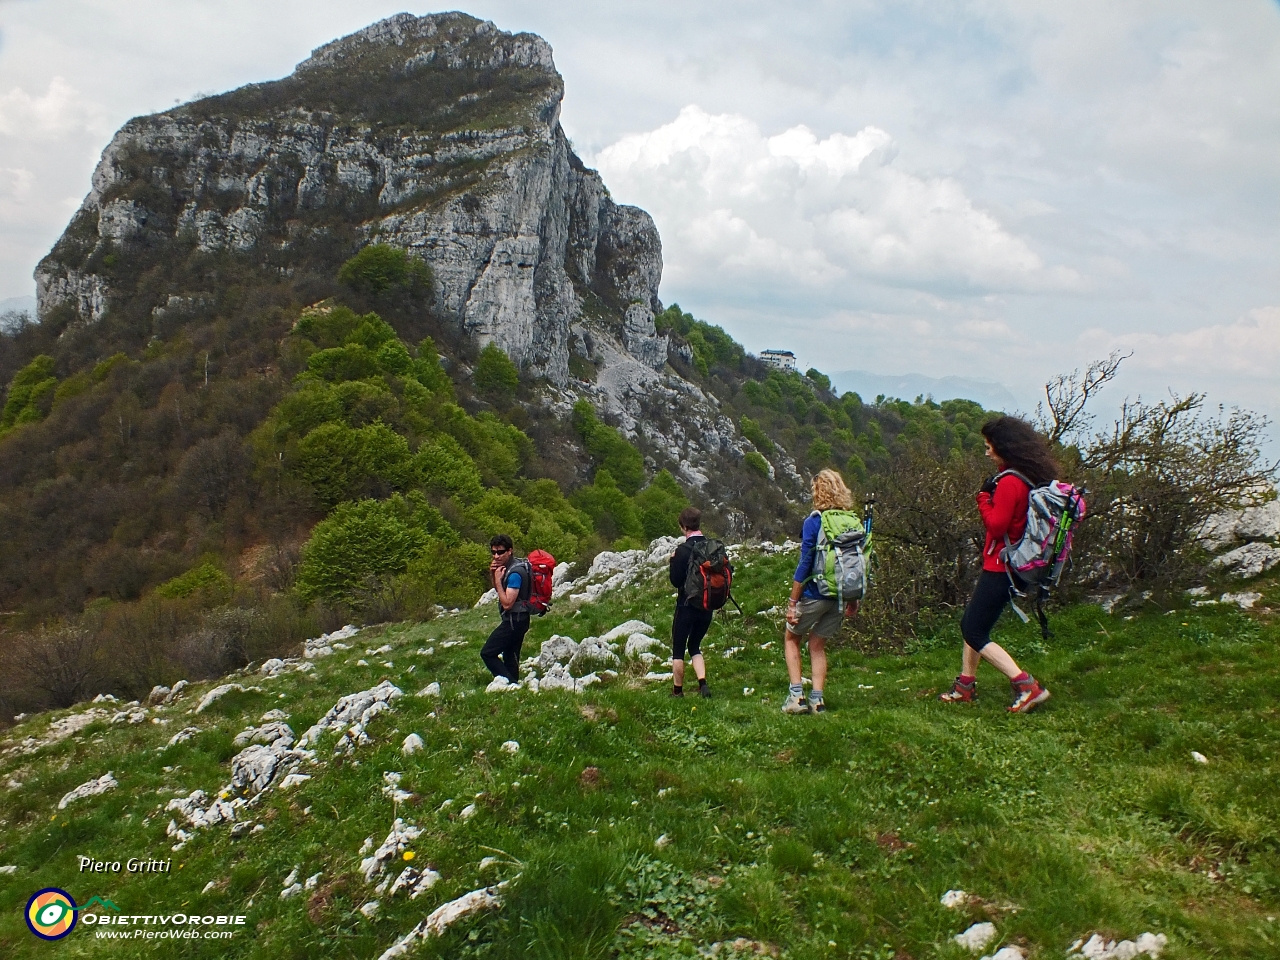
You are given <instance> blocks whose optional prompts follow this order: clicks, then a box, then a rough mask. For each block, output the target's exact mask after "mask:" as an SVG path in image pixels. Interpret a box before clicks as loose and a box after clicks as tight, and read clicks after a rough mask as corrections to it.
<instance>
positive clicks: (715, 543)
mask: <svg viewBox="0 0 1280 960" xmlns="http://www.w3.org/2000/svg"><path fill="white" fill-rule="evenodd" d="M678 522H679V524H680V532H681V533H682V534H684V543H682V544H680V546H678V547H676V549H675V553H673V554H671V559H670V563H669V565H670V568H671V569H670V579H671V585H672V586H673V587H675V588H676V610H675V614H674V616H673V617H672V618H671V695H672V696H673V697H683V696H684V656H685V649H686V647H687V648H688V651H689V654H690V656H691V657H692V658H693V674H694V676H695V677H697V678H698V695H699V696H701V697H710V696H711V688H710V687H708V686H707V661H706V660H705V659H704V658H703V656H702V638H703V637H705V636H706V635H707V629H708V628H709V627H710V626H711V620H712V619H713V618H714V617H715V614H716V610H718V609H719V608H720V607H722V606H724V604H725V601H726V600H728V599H729V587H730V584H731V582H732V578H733V567H732V566H731V565H730V564H729V556H728V554H727V553H725V549H724V544H723V543H721V542H720V541H719V540H715V539H712V538H710V537H707V536H706V535H705V534H704V533H703V532H702V511H701V510H699V509H698V508H697V507H685V508H684V510H682V511H680V518H679V521H678Z"/></svg>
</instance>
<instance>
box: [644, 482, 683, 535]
mask: <svg viewBox="0 0 1280 960" xmlns="http://www.w3.org/2000/svg"><path fill="white" fill-rule="evenodd" d="M635 504H636V509H637V511H639V514H640V526H641V527H642V528H643V530H644V536H645V539H646V540H649V541H652V540H656V539H657V538H658V537H664V536H675V535H676V534H677V533H678V532H679V529H680V524H679V517H680V511H681V510H683V509H684V508H685V507H687V506H688V505H689V498H688V497H686V496H685V495H684V491H683V490H681V489H680V484H678V483H676V479H675V477H673V476H671V474H670V473H668V472H667V471H666V470H659V471H658V473H657V474H655V475H654V478H653V479H652V480H650V481H649V485H648V486H646V487H645V488H644V489H643V490H641V491H640V492H639V493H637V494H636V495H635Z"/></svg>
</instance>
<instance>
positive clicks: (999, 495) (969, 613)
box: [938, 416, 1060, 713]
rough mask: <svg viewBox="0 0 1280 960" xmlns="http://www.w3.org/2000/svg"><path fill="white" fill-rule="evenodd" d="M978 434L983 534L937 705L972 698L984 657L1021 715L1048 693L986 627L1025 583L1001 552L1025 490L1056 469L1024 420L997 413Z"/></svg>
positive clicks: (1020, 517)
mask: <svg viewBox="0 0 1280 960" xmlns="http://www.w3.org/2000/svg"><path fill="white" fill-rule="evenodd" d="M982 435H983V437H985V438H986V447H987V448H986V455H987V456H988V457H989V458H990V459H991V460H992V462H994V463H995V465H996V469H997V473H996V474H995V475H994V476H992V477H990V478H988V479H987V481H986V482H985V483H983V485H982V489H981V490H979V491H978V494H977V502H978V512H979V513H980V514H981V515H982V524H983V526H984V527H985V528H986V534H987V536H986V542H985V543H984V545H983V548H982V572H981V573H980V574H979V575H978V583H977V585H976V586H975V587H974V590H973V596H972V597H971V598H970V600H969V603H968V605H967V606H966V607H965V610H964V616H963V617H961V619H960V633H961V635H962V636H963V637H964V653H963V656H962V660H961V671H960V676H958V677H956V679H955V682H954V683H953V684H952V686H951V689H950V690H948V691H947V692H946V693H943V694H942V695H941V696H939V697H938V699H939V700H941V701H942V702H943V703H968V702H969V701H971V700H973V699H974V697H975V696H976V695H977V673H978V664H979V663H980V662H981V661H982V660H986V661H987V662H988V663H989V664H991V665H992V666H993V667H995V668H996V669H997V670H999V671H1000V672H1001V673H1003V674H1004V675H1005V676H1006V677H1008V678H1009V683H1010V685H1011V686H1012V688H1013V703H1012V704H1011V705H1010V706H1009V712H1011V713H1026V712H1028V711H1029V710H1032V709H1034V708H1035V707H1036V706H1037V705H1038V704H1041V703H1044V701H1046V700H1048V699H1049V691H1048V690H1046V689H1045V688H1044V687H1042V686H1041V685H1040V683H1039V682H1038V681H1037V680H1036V678H1035V677H1033V676H1031V674H1029V673H1027V672H1026V671H1025V670H1023V669H1022V668H1021V667H1019V666H1018V664H1017V663H1016V662H1014V659H1013V657H1011V656H1009V654H1008V652H1007V651H1006V650H1005V649H1004V647H1002V646H1000V644H998V643H995V642H994V641H993V640H992V639H991V629H992V627H994V626H995V625H996V621H997V620H999V619H1000V614H1002V613H1003V612H1004V609H1005V607H1007V606H1008V605H1009V603H1010V601H1011V599H1012V597H1013V595H1014V591H1017V592H1018V593H1019V594H1021V593H1022V592H1023V591H1024V590H1025V588H1026V587H1027V584H1026V582H1025V581H1024V580H1022V579H1021V578H1020V577H1019V576H1018V574H1016V573H1014V572H1013V570H1011V569H1010V568H1009V566H1008V564H1007V563H1006V561H1005V556H1006V552H1007V551H1008V550H1010V549H1011V548H1012V545H1013V544H1018V543H1020V542H1021V541H1022V539H1023V534H1024V533H1025V532H1026V528H1027V508H1028V505H1029V503H1030V497H1031V492H1032V490H1033V488H1036V487H1041V486H1044V485H1047V484H1051V483H1053V481H1054V477H1056V476H1057V475H1058V472H1059V469H1060V468H1059V466H1058V462H1057V460H1055V459H1054V456H1053V453H1052V452H1051V451H1050V450H1049V443H1048V441H1047V440H1045V438H1044V437H1042V436H1041V435H1040V434H1039V433H1037V432H1036V430H1035V428H1034V427H1032V426H1031V424H1029V423H1027V422H1026V421H1025V420H1020V419H1018V418H1017V417H1009V416H1003V417H997V418H995V419H994V420H989V421H987V422H986V423H985V424H983V425H982Z"/></svg>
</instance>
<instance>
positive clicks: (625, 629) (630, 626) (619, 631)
mask: <svg viewBox="0 0 1280 960" xmlns="http://www.w3.org/2000/svg"><path fill="white" fill-rule="evenodd" d="M650 633H653V627H652V626H651V625H649V624H647V623H645V622H644V621H643V620H628V621H627V622H626V623H620V624H618V625H617V626H616V627H614V628H613V629H612V630H610V631H609V632H608V633H605V634H604V635H602V636H601V637H600V639H601V640H603V641H604V642H605V643H613V642H614V641H615V640H621V639H622V638H623V637H631V636H633V635H635V634H639V635H640V636H645V635H646V634H650Z"/></svg>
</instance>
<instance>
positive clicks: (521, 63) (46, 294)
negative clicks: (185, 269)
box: [36, 13, 667, 386]
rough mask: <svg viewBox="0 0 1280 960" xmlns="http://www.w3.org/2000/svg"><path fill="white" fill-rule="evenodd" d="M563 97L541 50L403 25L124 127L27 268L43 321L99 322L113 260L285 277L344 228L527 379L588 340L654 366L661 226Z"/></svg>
mask: <svg viewBox="0 0 1280 960" xmlns="http://www.w3.org/2000/svg"><path fill="white" fill-rule="evenodd" d="M562 94H563V84H562V81H561V78H560V75H559V74H558V73H557V72H556V69H555V65H554V63H553V61H552V55H551V48H550V46H548V44H547V43H546V42H545V41H544V40H542V39H541V38H539V37H536V36H533V35H531V34H514V35H513V34H509V33H504V32H502V31H500V30H498V29H497V28H496V27H494V25H493V24H491V23H486V22H482V21H479V20H476V19H474V18H471V17H468V16H465V15H463V14H456V13H452V14H440V15H433V16H425V17H414V16H411V15H409V14H400V15H398V16H395V17H392V18H390V19H388V20H384V21H382V22H380V23H377V24H374V25H373V26H371V27H368V28H367V29H365V30H362V31H360V32H359V33H355V34H352V35H351V36H349V37H345V38H343V39H341V40H337V41H335V42H333V43H331V44H328V45H327V46H324V47H321V48H320V49H318V50H316V51H315V52H314V53H313V54H312V56H311V57H310V58H309V59H308V60H306V61H304V62H303V63H302V64H300V65H299V66H298V68H297V70H296V71H295V72H294V73H293V74H292V75H291V76H289V77H287V78H285V79H283V80H279V81H274V82H271V83H264V84H256V85H253V86H249V87H244V88H241V89H240V90H236V91H233V92H231V93H228V94H224V95H221V96H216V97H210V98H207V99H205V100H200V101H197V102H195V103H191V104H187V105H186V106H184V107H181V108H178V109H175V110H173V111H170V112H166V113H162V114H156V115H153V116H149V117H140V118H138V119H135V120H132V121H130V122H129V123H127V124H126V125H125V126H124V127H123V128H122V129H121V130H120V131H119V132H118V133H117V134H116V135H115V137H114V138H113V139H112V141H111V143H110V145H109V146H108V147H107V149H106V150H105V151H104V153H103V155H102V160H101V162H100V163H99V165H98V167H97V169H96V170H95V171H94V174H93V181H92V190H91V191H90V193H89V195H88V196H87V197H86V198H85V201H84V203H83V205H82V206H81V208H80V210H79V211H78V213H77V214H76V216H75V217H74V219H73V220H72V223H71V225H70V226H69V227H68V229H67V231H66V233H65V234H64V236H63V237H62V239H61V240H60V241H59V242H58V244H57V245H56V246H55V247H54V250H53V251H52V253H50V254H49V256H48V257H46V258H45V259H44V260H43V261H42V262H41V263H40V265H39V267H38V268H37V270H36V284H37V291H38V311H39V314H40V315H41V316H45V315H47V314H48V313H49V311H50V310H52V309H53V308H54V307H56V306H57V305H59V304H69V305H70V306H71V307H72V308H73V309H74V310H75V312H76V313H78V314H79V315H80V316H81V317H82V318H83V319H84V320H85V321H88V322H93V321H96V320H98V319H100V318H101V317H102V316H103V315H104V313H105V312H106V311H107V310H109V309H110V307H111V299H112V292H113V291H112V279H111V277H112V273H111V269H110V265H111V263H112V262H114V260H115V259H116V258H119V257H122V256H123V257H128V256H130V255H131V253H132V252H134V251H137V250H141V249H146V250H151V251H154V250H156V249H157V248H162V247H165V246H166V245H174V249H175V250H177V251H179V252H180V251H182V250H192V251H202V252H205V253H209V252H219V251H230V252H235V253H239V254H242V255H247V256H249V257H255V258H260V259H261V260H262V261H263V262H271V263H275V262H281V263H284V262H285V261H287V259H288V255H289V254H290V253H291V252H293V253H296V252H297V251H299V250H303V249H305V248H306V247H307V245H308V244H312V245H314V244H317V243H323V242H324V241H325V238H326V237H330V236H332V235H334V233H335V224H338V223H341V224H343V225H344V228H345V229H346V230H347V233H348V234H350V233H351V227H352V225H353V224H354V225H355V231H354V237H355V241H356V245H358V243H359V242H362V241H364V242H368V241H372V240H374V239H376V240H377V241H378V242H382V243H389V244H392V245H395V246H399V247H403V248H405V249H407V250H410V251H412V252H414V253H416V254H419V255H421V256H422V257H423V259H425V260H426V262H427V263H428V264H430V266H431V267H432V270H433V271H434V274H435V277H436V297H437V304H436V306H437V310H438V312H439V313H440V314H441V315H442V316H444V317H446V318H449V319H451V320H453V321H454V322H456V323H457V324H458V325H459V326H460V327H461V328H462V329H464V330H466V331H468V332H469V333H471V334H472V335H473V336H474V337H476V338H477V339H478V340H479V341H480V342H481V343H488V342H494V343H497V344H498V345H500V346H501V347H502V348H503V349H504V350H506V351H507V352H508V353H509V354H510V355H511V356H512V357H513V359H515V360H516V361H517V362H518V363H520V364H521V366H522V367H523V368H524V369H525V370H526V372H527V373H529V374H532V375H535V376H537V375H542V376H546V377H547V378H549V379H550V380H551V381H552V382H553V383H555V384H557V385H561V386H564V385H567V384H568V383H569V382H570V376H569V357H570V352H571V350H573V349H577V350H579V352H582V351H583V349H584V348H583V346H582V344H583V343H584V342H585V340H584V338H586V337H588V336H589V335H590V331H594V332H595V335H596V337H597V339H599V338H600V337H604V338H605V339H607V340H610V341H612V342H616V343H617V344H618V345H619V346H620V347H621V349H622V352H623V353H624V354H625V359H626V360H627V361H630V362H635V363H637V364H639V365H642V366H644V367H646V368H648V369H650V370H654V371H657V370H661V368H662V367H663V365H664V363H665V361H666V356H667V343H666V338H665V337H659V336H657V334H656V331H655V329H654V325H653V316H654V312H655V310H659V309H660V308H661V306H660V303H659V301H658V283H659V280H660V279H661V274H662V253H661V243H660V241H659V238H658V233H657V230H656V229H655V227H654V225H653V221H652V219H651V218H650V217H649V215H648V214H647V213H645V212H644V211H642V210H639V209H637V208H635V207H627V206H621V205H618V204H615V203H614V202H613V201H612V199H611V198H610V197H609V193H608V190H607V189H606V188H605V186H604V184H603V183H602V181H601V179H600V177H599V175H598V174H596V173H595V171H592V170H588V169H586V168H585V167H584V166H583V165H582V163H581V161H579V160H578V158H577V157H576V156H575V155H574V154H573V151H572V150H571V149H570V147H569V143H568V141H567V139H566V137H565V135H564V132H563V130H562V129H561V127H560V123H559V110H560V101H561V97H562ZM351 252H354V250H352V251H351ZM280 269H282V270H284V269H288V267H287V266H281V267H280ZM187 292H189V291H180V290H172V291H166V294H168V295H174V294H182V293H187ZM155 306H157V307H161V308H163V302H159V301H158V302H157V303H156V304H155ZM575 329H576V330H577V331H578V333H577V335H576V340H577V345H576V346H575V333H574V330H575Z"/></svg>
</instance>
